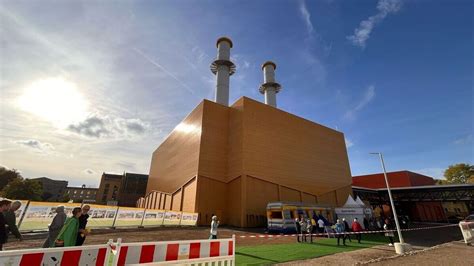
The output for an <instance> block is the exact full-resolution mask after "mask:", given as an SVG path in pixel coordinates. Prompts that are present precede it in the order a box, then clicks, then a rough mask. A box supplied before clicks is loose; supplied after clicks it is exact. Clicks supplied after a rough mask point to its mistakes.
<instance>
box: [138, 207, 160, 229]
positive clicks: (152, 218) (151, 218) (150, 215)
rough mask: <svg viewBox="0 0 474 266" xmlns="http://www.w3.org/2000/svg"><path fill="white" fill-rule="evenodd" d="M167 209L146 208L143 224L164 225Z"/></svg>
mask: <svg viewBox="0 0 474 266" xmlns="http://www.w3.org/2000/svg"><path fill="white" fill-rule="evenodd" d="M164 218H165V211H162V210H146V212H145V219H143V224H142V225H143V226H160V225H163V219H164Z"/></svg>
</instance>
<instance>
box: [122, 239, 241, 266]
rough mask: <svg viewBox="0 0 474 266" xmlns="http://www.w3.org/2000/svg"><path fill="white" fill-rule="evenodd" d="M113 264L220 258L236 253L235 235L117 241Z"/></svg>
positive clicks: (182, 261)
mask: <svg viewBox="0 0 474 266" xmlns="http://www.w3.org/2000/svg"><path fill="white" fill-rule="evenodd" d="M115 249H116V251H117V252H116V255H115V258H114V263H113V265H119V266H122V265H133V264H142V263H153V264H156V263H160V262H173V261H174V262H179V263H180V264H182V263H185V262H187V261H191V260H196V259H206V258H207V259H213V260H214V259H219V258H223V257H226V259H228V257H231V258H232V260H233V257H234V254H235V236H233V238H227V239H212V240H185V241H163V242H142V243H121V242H120V241H118V242H117V245H116V247H115Z"/></svg>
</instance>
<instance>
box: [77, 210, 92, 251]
mask: <svg viewBox="0 0 474 266" xmlns="http://www.w3.org/2000/svg"><path fill="white" fill-rule="evenodd" d="M90 209H91V207H90V206H89V205H87V204H86V205H84V206H82V214H81V216H80V217H79V233H78V234H77V240H76V246H82V244H84V241H86V236H87V234H88V233H89V231H88V230H87V229H86V226H87V219H89V214H87V213H88V212H89V210H90Z"/></svg>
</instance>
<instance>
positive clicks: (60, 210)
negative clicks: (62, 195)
mask: <svg viewBox="0 0 474 266" xmlns="http://www.w3.org/2000/svg"><path fill="white" fill-rule="evenodd" d="M65 221H66V213H64V206H58V207H56V216H54V218H53V221H52V222H51V224H50V225H49V226H48V230H49V232H48V238H46V241H44V243H43V248H52V247H54V240H56V238H57V237H58V234H59V231H61V229H62V228H63V226H64V222H65Z"/></svg>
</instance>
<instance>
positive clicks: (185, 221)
mask: <svg viewBox="0 0 474 266" xmlns="http://www.w3.org/2000/svg"><path fill="white" fill-rule="evenodd" d="M197 220H198V215H197V213H190V212H183V213H182V214H181V223H180V224H181V225H196V224H197Z"/></svg>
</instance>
